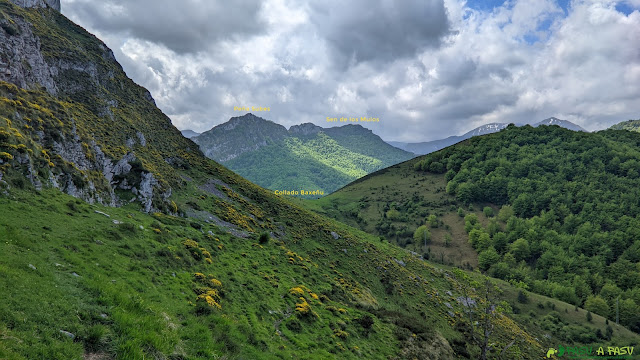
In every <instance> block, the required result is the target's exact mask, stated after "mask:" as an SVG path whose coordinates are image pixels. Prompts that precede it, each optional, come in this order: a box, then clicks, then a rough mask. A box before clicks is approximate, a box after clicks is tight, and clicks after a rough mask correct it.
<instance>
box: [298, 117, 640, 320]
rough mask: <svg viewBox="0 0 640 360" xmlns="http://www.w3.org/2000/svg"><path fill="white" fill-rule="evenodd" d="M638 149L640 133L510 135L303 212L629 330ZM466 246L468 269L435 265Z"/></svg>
mask: <svg viewBox="0 0 640 360" xmlns="http://www.w3.org/2000/svg"><path fill="white" fill-rule="evenodd" d="M639 145H640V134H637V133H631V132H627V131H604V132H599V133H595V134H591V133H584V132H573V131H569V130H566V129H562V128H560V127H557V126H541V127H538V128H533V127H530V126H524V127H520V128H518V127H515V126H509V127H508V128H507V129H506V130H503V131H501V132H499V133H496V134H491V135H486V136H481V137H474V138H472V139H469V140H467V141H464V142H462V143H460V144H457V145H455V146H452V147H449V148H446V149H444V150H441V151H439V152H436V153H433V154H430V155H427V156H425V157H421V158H417V159H415V160H414V161H411V162H409V163H407V164H403V165H404V166H396V167H392V168H389V169H385V170H384V171H381V172H379V173H376V174H372V175H370V176H368V177H367V178H365V179H362V180H361V181H358V182H357V183H354V184H351V185H350V186H347V187H346V188H344V189H342V190H341V191H339V192H337V193H336V194H334V195H331V196H329V197H328V198H326V199H321V200H319V201H318V202H316V203H312V204H311V205H310V206H311V207H314V208H316V209H317V210H319V211H321V212H324V213H326V214H328V215H331V216H334V217H336V218H343V219H351V221H350V223H351V224H353V225H358V226H360V227H361V228H364V229H368V230H369V229H370V231H375V232H377V233H379V234H380V235H383V236H386V237H388V238H390V239H393V240H394V241H397V242H398V243H399V244H401V245H405V246H409V247H410V248H412V249H415V250H417V251H421V252H422V251H425V252H426V254H425V255H426V256H431V257H432V258H434V259H435V260H439V259H442V261H443V262H452V263H456V261H457V262H458V264H459V265H464V264H466V265H465V266H469V265H471V266H473V265H474V264H477V266H478V267H479V268H480V269H481V270H482V271H485V272H486V273H487V274H489V275H491V276H493V277H496V278H500V279H505V280H507V281H510V282H511V283H513V284H517V285H518V286H521V287H522V288H525V289H529V290H530V291H533V292H536V293H540V294H546V295H549V296H552V297H555V298H558V299H562V300H564V301H566V302H569V303H572V304H576V305H578V306H584V307H585V308H587V309H589V310H590V311H592V312H594V313H597V314H601V315H603V316H605V317H609V318H610V319H615V317H616V310H617V309H619V316H620V321H621V323H622V324H624V325H626V326H629V327H630V328H632V329H634V330H635V331H640V316H639V315H640V309H639V307H638V304H640V230H639V229H640V217H639V215H640V176H639V170H640V147H639ZM409 166H412V168H413V170H410V168H409ZM394 176H395V179H396V180H392V178H393V177H394ZM383 179H386V180H383ZM385 182H386V183H390V182H391V183H394V182H395V183H396V184H398V185H396V186H395V187H392V188H391V189H387V188H385V186H384V185H382V184H383V183H385ZM403 182H406V184H407V185H406V186H404V185H401V184H404V183H403ZM380 185H381V186H380ZM366 189H370V191H369V192H366V195H364V194H365V190H366ZM355 194H358V195H355ZM402 194H404V196H402ZM359 196H361V197H359ZM357 197H359V198H357ZM356 198H357V199H356ZM403 198H404V200H402V199H403ZM380 199H382V200H381V201H380ZM354 200H355V202H354ZM394 200H395V201H394ZM350 202H354V203H355V204H358V205H359V210H358V211H356V209H355V208H354V207H350V205H349V203H350ZM354 211H356V212H355V213H354ZM354 214H356V215H357V216H354ZM421 225H424V226H421ZM461 234H464V239H465V241H468V245H467V244H464V243H461V242H460V241H459V239H457V237H459V236H460V235H461ZM423 243H426V244H427V246H426V247H424V245H423ZM469 245H470V246H471V247H472V248H473V249H474V250H475V251H476V253H477V254H478V257H477V258H475V257H474V256H470V255H467V256H466V258H457V260H456V258H455V256H454V255H452V257H451V258H450V259H451V260H446V259H447V258H446V257H445V255H446V254H448V252H456V251H458V252H460V251H464V249H466V248H467V246H469ZM451 247H453V248H455V249H458V250H451ZM436 250H437V251H436ZM440 252H441V253H442V256H441V257H440V256H438V255H439V254H440ZM454 260H455V261H454ZM475 261H477V263H476V262H475ZM618 299H619V301H618Z"/></svg>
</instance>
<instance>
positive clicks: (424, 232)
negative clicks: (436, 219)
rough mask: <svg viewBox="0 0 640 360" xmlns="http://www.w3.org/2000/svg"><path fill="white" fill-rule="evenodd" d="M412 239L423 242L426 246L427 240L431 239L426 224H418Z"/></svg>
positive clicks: (418, 242)
mask: <svg viewBox="0 0 640 360" xmlns="http://www.w3.org/2000/svg"><path fill="white" fill-rule="evenodd" d="M413 240H414V241H415V242H416V243H417V244H420V243H424V246H427V241H429V240H431V233H430V232H429V229H428V228H427V226H426V225H422V226H419V227H418V228H417V229H416V231H415V232H414V233H413Z"/></svg>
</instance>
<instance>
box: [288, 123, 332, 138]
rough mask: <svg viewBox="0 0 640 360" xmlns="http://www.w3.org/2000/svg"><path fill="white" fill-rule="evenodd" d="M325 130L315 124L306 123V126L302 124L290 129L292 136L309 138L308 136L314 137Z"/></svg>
mask: <svg viewBox="0 0 640 360" xmlns="http://www.w3.org/2000/svg"><path fill="white" fill-rule="evenodd" d="M322 130H324V128H322V127H320V126H318V125H316V124H313V123H304V124H300V125H293V126H292V127H290V128H289V134H292V135H303V136H308V135H314V134H317V133H319V132H320V131H322Z"/></svg>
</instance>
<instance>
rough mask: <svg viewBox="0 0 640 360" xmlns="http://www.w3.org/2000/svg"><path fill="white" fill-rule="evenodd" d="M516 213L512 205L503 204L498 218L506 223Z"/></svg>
mask: <svg viewBox="0 0 640 360" xmlns="http://www.w3.org/2000/svg"><path fill="white" fill-rule="evenodd" d="M513 215H514V211H513V208H512V207H511V206H510V205H502V207H501V208H500V211H498V220H500V221H502V222H503V223H506V222H507V220H509V218H510V217H512V216H513Z"/></svg>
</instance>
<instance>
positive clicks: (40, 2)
mask: <svg viewBox="0 0 640 360" xmlns="http://www.w3.org/2000/svg"><path fill="white" fill-rule="evenodd" d="M11 1H13V3H14V4H16V5H18V6H22V7H23V8H30V7H40V8H44V7H50V8H52V9H54V10H56V11H60V0H11Z"/></svg>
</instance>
